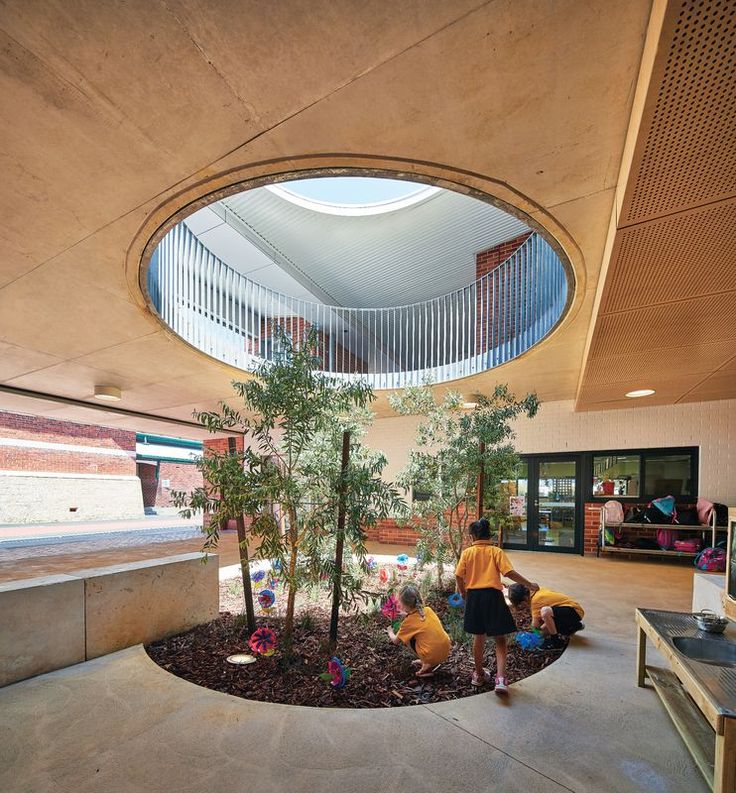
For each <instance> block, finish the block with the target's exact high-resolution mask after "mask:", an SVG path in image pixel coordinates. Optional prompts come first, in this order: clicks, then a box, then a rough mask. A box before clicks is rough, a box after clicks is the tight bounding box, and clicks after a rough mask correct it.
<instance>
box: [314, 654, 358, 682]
mask: <svg viewBox="0 0 736 793" xmlns="http://www.w3.org/2000/svg"><path fill="white" fill-rule="evenodd" d="M350 673H351V670H350V669H348V668H347V667H346V666H345V664H343V662H342V661H341V660H340V659H339V658H338V657H337V656H336V655H334V656H333V657H332V658H331V659H330V660H329V661H328V662H327V671H326V672H323V673H322V674H321V675H320V678H321V679H322V680H329V681H330V685H331V686H332V687H333V688H345V683H347V682H348V680H349V679H350Z"/></svg>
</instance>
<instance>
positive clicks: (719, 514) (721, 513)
mask: <svg viewBox="0 0 736 793" xmlns="http://www.w3.org/2000/svg"><path fill="white" fill-rule="evenodd" d="M713 509H714V510H715V512H716V526H728V507H727V506H726V505H725V504H713Z"/></svg>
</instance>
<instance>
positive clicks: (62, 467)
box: [0, 412, 136, 476]
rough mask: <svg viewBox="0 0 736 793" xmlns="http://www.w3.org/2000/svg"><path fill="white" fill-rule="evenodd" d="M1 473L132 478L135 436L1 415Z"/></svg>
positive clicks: (98, 428) (31, 418) (85, 425)
mask: <svg viewBox="0 0 736 793" xmlns="http://www.w3.org/2000/svg"><path fill="white" fill-rule="evenodd" d="M15 442H17V445H15ZM29 444H30V445H29ZM33 444H38V445H33ZM68 446H74V447H76V448H75V449H68V448H64V447H68ZM87 450H90V451H87ZM105 451H109V452H110V453H109V454H106V453H104V452H105ZM100 452H103V453H100ZM0 470H6V471H45V472H55V473H82V474H105V475H118V476H134V475H135V473H136V469H135V432H131V431H128V430H120V429H115V428H112V427H101V426H97V425H92V424H76V423H74V422H70V421H57V420H55V419H49V418H45V417H42V416H28V415H24V414H19V413H6V412H0Z"/></svg>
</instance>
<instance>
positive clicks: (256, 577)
mask: <svg viewBox="0 0 736 793" xmlns="http://www.w3.org/2000/svg"><path fill="white" fill-rule="evenodd" d="M265 577H266V571H265V570H256V571H255V572H254V573H251V574H250V580H251V581H253V582H255V583H256V584H257V583H258V582H259V581H263V579H264V578H265Z"/></svg>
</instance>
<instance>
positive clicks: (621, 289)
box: [601, 146, 736, 313]
mask: <svg viewBox="0 0 736 793" xmlns="http://www.w3.org/2000/svg"><path fill="white" fill-rule="evenodd" d="M734 148H736V146H734ZM616 254H617V256H616V269H615V270H614V271H613V272H612V274H611V279H610V282H609V284H610V285H609V286H608V288H607V290H606V294H605V296H604V299H603V301H602V303H601V311H602V312H604V313H609V312H615V311H624V310H626V309H630V308H635V307H638V306H645V305H649V304H652V303H664V302H668V301H673V300H682V299H683V298H689V297H697V296H699V295H705V294H712V293H716V292H727V291H729V290H732V289H733V288H734V276H735V275H736V200H732V201H729V202H726V203H719V204H715V205H712V206H708V207H704V208H701V209H697V210H693V211H691V212H689V213H687V214H679V215H676V216H674V217H668V218H663V219H662V220H657V221H652V222H650V223H645V224H641V225H637V226H630V227H628V228H625V229H622V230H621V232H620V233H619V236H618V240H617V251H615V252H614V255H616Z"/></svg>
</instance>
